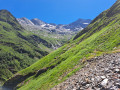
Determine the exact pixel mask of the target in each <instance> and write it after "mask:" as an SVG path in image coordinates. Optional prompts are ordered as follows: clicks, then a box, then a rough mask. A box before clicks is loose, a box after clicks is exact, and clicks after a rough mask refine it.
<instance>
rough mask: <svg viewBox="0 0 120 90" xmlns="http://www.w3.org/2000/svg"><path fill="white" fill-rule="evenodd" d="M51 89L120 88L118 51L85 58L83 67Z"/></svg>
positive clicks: (90, 89) (117, 89) (93, 89)
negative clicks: (85, 62)
mask: <svg viewBox="0 0 120 90" xmlns="http://www.w3.org/2000/svg"><path fill="white" fill-rule="evenodd" d="M51 90H120V53H115V54H107V55H102V56H98V57H95V58H93V59H90V60H87V64H86V66H85V67H84V68H82V69H81V70H80V71H78V72H76V73H75V75H73V76H72V77H70V78H69V79H68V80H66V81H64V82H63V83H61V84H59V85H57V86H56V87H54V88H52V89H51Z"/></svg>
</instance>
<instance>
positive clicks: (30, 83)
mask: <svg viewBox="0 0 120 90" xmlns="http://www.w3.org/2000/svg"><path fill="white" fill-rule="evenodd" d="M118 5H120V2H119V0H118V1H117V2H116V3H115V4H114V5H113V6H112V7H111V8H110V9H108V10H106V11H104V12H103V13H101V14H100V15H99V16H98V17H96V18H95V19H94V20H93V21H92V23H91V24H90V25H89V26H88V27H87V28H85V29H84V30H83V31H81V32H80V33H78V34H77V35H76V36H75V37H74V38H73V40H70V41H69V42H68V43H67V44H65V45H64V46H62V47H61V48H59V49H57V50H56V51H54V52H52V53H50V54H49V55H47V56H45V57H43V58H42V59H40V60H39V61H37V62H36V63H34V64H33V65H31V66H30V67H28V68H26V69H24V70H22V71H20V72H18V73H17V74H16V75H15V76H13V77H16V76H17V75H22V76H23V77H24V76H25V75H29V74H31V73H34V74H33V75H30V76H29V77H28V78H27V79H25V80H24V81H22V82H21V83H19V84H18V85H17V88H18V90H23V89H24V90H29V89H31V90H38V89H40V90H48V89H50V88H52V87H53V86H55V85H57V84H58V83H60V82H62V81H64V80H65V79H66V78H68V77H69V76H71V75H72V74H74V73H75V72H76V71H78V70H79V69H81V68H82V67H83V66H84V65H85V64H86V63H85V61H86V59H90V58H93V57H96V56H99V55H102V54H104V53H110V52H112V51H117V49H119V48H120V20H119V18H120V14H119V13H118V12H117V10H116V9H119V8H117V7H118ZM111 10H112V11H111ZM113 11H114V13H113V15H109V12H113ZM10 80H12V78H11V79H10ZM6 83H7V82H6ZM6 83H5V84H6ZM8 85H9V84H8Z"/></svg>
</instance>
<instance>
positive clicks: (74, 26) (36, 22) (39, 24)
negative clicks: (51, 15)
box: [17, 17, 91, 34]
mask: <svg viewBox="0 0 120 90" xmlns="http://www.w3.org/2000/svg"><path fill="white" fill-rule="evenodd" d="M17 20H18V22H19V23H20V24H21V25H22V26H23V27H24V28H26V26H31V28H33V30H34V28H37V29H40V30H48V31H51V32H52V31H53V30H54V32H60V33H61V34H63V33H67V32H68V33H69V32H72V33H74V32H78V31H80V30H82V29H83V28H85V27H87V26H88V25H89V24H90V22H91V20H90V19H78V20H77V21H75V22H73V23H70V24H67V25H64V24H59V25H56V24H54V23H46V22H44V21H41V20H40V19H38V18H34V19H32V20H29V19H27V18H25V17H23V18H18V19H17ZM26 29H27V28H26Z"/></svg>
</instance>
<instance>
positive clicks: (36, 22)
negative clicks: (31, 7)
mask: <svg viewBox="0 0 120 90" xmlns="http://www.w3.org/2000/svg"><path fill="white" fill-rule="evenodd" d="M31 21H32V23H34V25H43V24H45V22H43V21H42V20H40V19H38V18H34V19H32V20H31Z"/></svg>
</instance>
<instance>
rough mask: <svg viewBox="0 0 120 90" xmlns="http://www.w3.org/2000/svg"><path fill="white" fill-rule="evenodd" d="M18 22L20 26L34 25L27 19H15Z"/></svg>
mask: <svg viewBox="0 0 120 90" xmlns="http://www.w3.org/2000/svg"><path fill="white" fill-rule="evenodd" d="M17 20H18V22H19V23H20V24H24V25H34V24H33V23H32V22H31V21H30V20H29V19H27V18H26V17H22V18H18V19H17Z"/></svg>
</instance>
